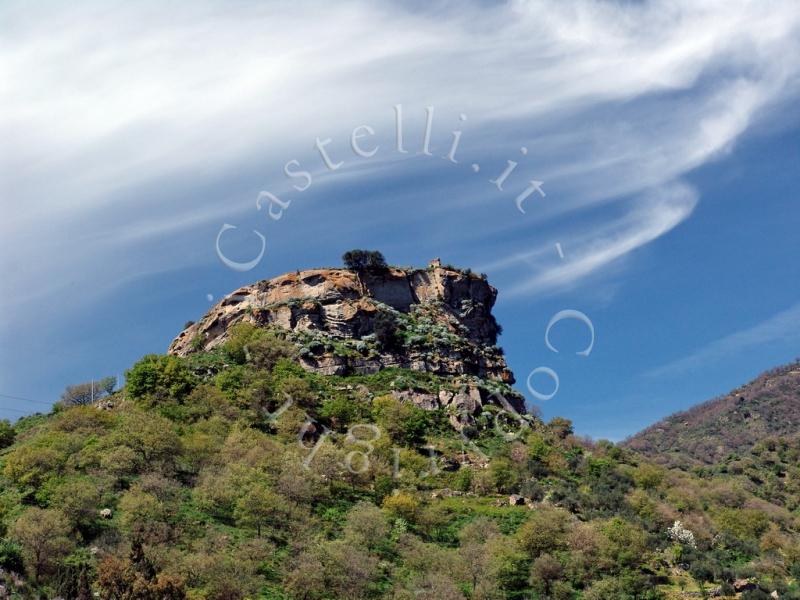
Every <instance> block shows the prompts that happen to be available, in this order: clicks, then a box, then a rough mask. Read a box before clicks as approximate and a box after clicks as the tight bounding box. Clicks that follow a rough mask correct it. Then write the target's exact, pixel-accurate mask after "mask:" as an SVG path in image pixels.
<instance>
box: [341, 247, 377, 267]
mask: <svg viewBox="0 0 800 600" xmlns="http://www.w3.org/2000/svg"><path fill="white" fill-rule="evenodd" d="M342 261H343V262H344V264H345V266H346V267H347V268H348V269H352V270H354V271H365V270H381V269H385V268H386V266H387V265H386V259H385V258H384V257H383V254H381V253H380V252H378V251H377V250H348V251H347V252H345V253H344V254H343V255H342Z"/></svg>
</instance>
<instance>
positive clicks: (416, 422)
mask: <svg viewBox="0 0 800 600" xmlns="http://www.w3.org/2000/svg"><path fill="white" fill-rule="evenodd" d="M372 411H373V414H374V415H375V419H376V421H377V422H378V424H379V425H380V427H381V428H382V429H383V430H384V431H386V432H387V433H388V434H389V437H391V438H392V440H394V441H395V442H398V443H400V444H404V445H408V446H413V445H415V444H420V443H422V442H424V441H425V435H426V433H427V432H428V428H429V427H430V425H431V418H430V413H428V412H427V411H425V410H422V409H421V408H417V407H416V406H414V405H413V404H409V403H405V402H401V401H400V400H397V399H396V398H394V397H393V396H381V397H379V398H375V400H373V403H372Z"/></svg>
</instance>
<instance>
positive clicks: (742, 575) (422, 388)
mask: <svg viewBox="0 0 800 600" xmlns="http://www.w3.org/2000/svg"><path fill="white" fill-rule="evenodd" d="M284 335H285V332H281V331H279V330H272V329H269V328H255V327H253V326H250V325H238V326H236V328H235V329H234V330H233V332H232V334H231V336H230V339H229V340H228V341H227V342H225V343H224V344H222V345H220V346H218V347H217V348H215V349H214V350H211V351H209V352H196V353H193V354H191V355H189V356H187V357H178V356H162V355H159V356H156V355H151V356H147V357H145V358H143V359H142V360H141V361H139V362H138V363H137V364H135V365H134V366H133V367H132V368H131V369H130V371H129V372H128V374H127V383H126V386H125V388H124V389H121V390H118V391H115V392H113V393H111V394H110V395H109V396H107V397H105V398H103V400H102V401H101V402H99V403H96V404H94V405H80V404H75V402H72V403H69V402H67V403H65V404H61V405H59V406H57V407H56V408H55V409H54V410H53V412H52V413H51V414H49V415H36V416H32V417H27V418H24V419H22V420H20V421H19V422H18V423H16V424H15V425H14V426H13V428H11V427H9V426H8V425H6V427H5V428H2V427H0V440H2V445H3V446H5V448H4V449H3V450H2V453H1V454H0V534H1V535H2V541H0V569H2V570H1V571H0V585H2V586H3V587H2V591H1V592H0V597H12V598H65V599H72V598H76V599H81V600H83V599H89V598H94V597H98V598H103V599H109V600H123V599H125V600H133V599H137V600H139V599H141V600H146V599H152V600H156V599H183V598H191V599H199V598H205V599H213V600H234V599H244V598H252V599H257V598H258V599H273V600H278V599H280V600H285V599H295V600H323V599H361V598H364V599H368V598H375V599H378V598H386V599H396V600H401V599H403V600H405V599H408V600H412V599H418V600H434V599H435V600H449V599H464V598H469V599H474V600H479V599H481V600H489V599H502V598H510V599H523V598H525V599H528V598H540V599H544V598H553V599H578V598H584V599H587V600H601V599H603V600H605V599H607V600H624V599H656V598H680V597H690V596H691V595H693V596H694V597H700V596H701V595H705V594H708V593H710V592H713V593H715V594H717V595H719V594H728V595H730V596H732V597H733V596H735V592H734V584H735V586H736V587H737V588H738V589H739V590H743V591H744V590H746V591H744V592H743V594H742V595H741V597H744V598H751V599H752V598H766V597H769V596H768V594H769V593H772V592H773V591H777V592H778V593H779V595H780V597H781V598H800V591H798V587H797V585H796V582H795V581H796V577H797V576H798V575H800V535H798V519H797V512H796V511H797V506H798V493H797V489H796V488H795V487H793V486H787V487H785V488H784V489H782V490H781V495H780V496H779V495H778V494H777V493H776V494H764V493H760V490H759V489H757V488H756V489H754V488H753V487H752V486H751V485H749V484H748V481H750V482H752V477H753V474H754V473H763V474H764V477H767V474H768V473H771V472H772V468H773V466H774V464H775V463H774V462H772V463H769V462H761V463H760V462H757V461H751V462H750V463H748V465H747V468H743V469H742V470H740V471H739V472H734V469H733V468H732V467H731V466H730V465H729V468H725V469H722V468H720V469H718V470H707V471H704V472H701V473H699V474H692V473H687V472H684V471H680V470H670V469H668V468H666V467H663V466H658V465H655V464H653V463H652V462H650V461H649V460H648V459H645V458H644V457H643V456H641V455H639V454H637V453H635V452H633V451H631V450H627V449H622V448H620V447H617V446H615V445H613V444H611V443H609V442H603V441H600V442H593V441H590V440H586V439H582V438H579V437H576V436H575V435H574V434H573V432H572V428H571V424H570V423H569V421H567V420H565V419H554V420H553V421H551V422H549V423H544V422H542V421H541V420H540V419H539V418H537V417H535V416H520V415H517V414H511V413H507V412H505V413H504V412H503V410H502V409H501V408H499V407H498V406H494V405H493V406H485V407H484V409H483V411H482V412H480V414H479V415H478V416H477V417H475V418H471V419H468V420H462V419H461V416H459V415H454V414H448V409H444V408H439V409H434V410H424V409H423V408H420V407H418V406H415V405H414V404H413V403H411V402H406V401H403V400H402V399H399V398H402V397H403V396H402V394H401V393H400V392H402V391H412V392H424V393H433V394H436V393H438V392H439V391H441V390H447V389H453V388H454V387H456V386H458V385H459V380H458V379H456V378H448V377H440V376H436V375H433V374H430V373H423V372H417V371H411V370H407V369H384V370H381V371H379V372H378V373H375V374H372V375H360V376H332V375H331V376H325V375H320V374H314V373H311V372H309V371H307V370H304V369H302V368H301V367H299V366H298V364H297V362H296V360H295V357H294V353H295V352H296V350H295V347H294V346H293V345H292V344H290V343H289V342H287V341H286V340H285V339H283V338H284ZM475 383H476V384H480V385H486V386H491V387H492V389H493V392H494V393H495V394H499V393H502V392H503V389H502V386H501V385H500V384H498V383H497V382H481V381H476V382H475ZM393 392H394V393H393ZM70 404H72V405H70ZM454 423H455V424H456V425H457V426H458V427H459V428H460V429H461V430H460V431H458V430H457V429H455V428H454V426H453V424H454ZM773 451H776V452H777V451H778V448H775V449H774V450H773ZM767 452H771V451H770V450H767ZM794 452H795V454H788V450H787V452H786V453H784V454H783V455H782V456H783V458H784V459H785V465H786V466H785V469H786V472H787V473H790V474H791V477H792V478H794V477H795V474H796V467H795V465H796V460H795V457H796V450H795V451H794ZM766 458H767V457H765V460H766ZM512 494H513V495H515V496H512ZM518 496H519V497H518ZM4 594H5V596H4Z"/></svg>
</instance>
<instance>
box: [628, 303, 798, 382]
mask: <svg viewBox="0 0 800 600" xmlns="http://www.w3.org/2000/svg"><path fill="white" fill-rule="evenodd" d="M778 341H783V342H793V343H797V342H800V303H798V304H795V305H793V306H790V307H789V308H787V309H786V310H783V311H781V312H779V313H778V314H776V315H773V316H772V317H770V318H769V319H767V320H766V321H763V322H761V323H758V324H757V325H754V326H752V327H749V328H747V329H743V330H741V331H737V332H735V333H732V334H730V335H727V336H725V337H723V338H720V339H718V340H715V341H713V342H711V343H709V344H707V345H705V346H703V347H702V348H699V349H698V350H696V351H694V352H692V353H691V354H689V355H688V356H686V357H684V358H681V359H678V360H676V361H673V362H671V363H668V364H666V365H663V366H661V367H658V368H655V369H652V370H650V371H647V372H646V373H645V374H644V375H645V376H646V377H672V376H680V375H683V374H685V373H688V372H691V371H693V370H696V369H700V368H703V367H705V366H707V365H709V364H713V363H719V362H722V361H724V360H729V359H731V358H733V357H736V356H737V355H741V354H743V353H745V352H747V351H751V350H753V349H757V348H759V347H763V346H764V345H765V344H769V343H773V342H778Z"/></svg>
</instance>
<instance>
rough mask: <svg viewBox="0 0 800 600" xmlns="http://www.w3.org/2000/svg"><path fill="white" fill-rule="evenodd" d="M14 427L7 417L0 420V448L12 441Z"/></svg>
mask: <svg viewBox="0 0 800 600" xmlns="http://www.w3.org/2000/svg"><path fill="white" fill-rule="evenodd" d="M14 435H15V434H14V427H12V425H11V423H10V422H9V421H8V420H7V419H3V420H0V450H2V449H3V448H8V447H9V446H10V445H11V444H13V443H14Z"/></svg>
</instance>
